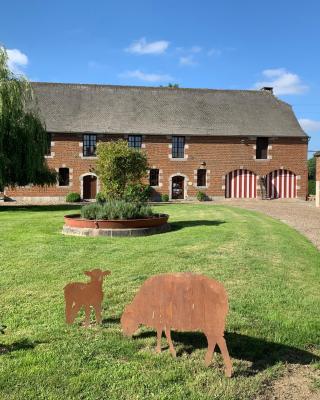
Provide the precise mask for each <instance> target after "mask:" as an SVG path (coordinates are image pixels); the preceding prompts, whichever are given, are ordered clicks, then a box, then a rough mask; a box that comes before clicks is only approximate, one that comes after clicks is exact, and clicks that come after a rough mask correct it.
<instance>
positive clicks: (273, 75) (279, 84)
mask: <svg viewBox="0 0 320 400" xmlns="http://www.w3.org/2000/svg"><path fill="white" fill-rule="evenodd" d="M262 75H263V77H264V78H265V79H266V80H264V81H259V82H256V83H255V85H254V87H255V88H257V89H260V88H262V87H264V86H271V87H273V88H274V93H275V94H276V95H285V94H303V93H305V92H306V91H307V90H308V89H309V87H308V86H307V85H304V84H303V83H302V82H301V78H300V77H299V76H298V75H297V74H294V73H292V72H289V71H287V70H286V69H285V68H275V69H265V70H264V71H262Z"/></svg>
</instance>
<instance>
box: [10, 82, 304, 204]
mask: <svg viewBox="0 0 320 400" xmlns="http://www.w3.org/2000/svg"><path fill="white" fill-rule="evenodd" d="M32 86H33V90H34V93H35V98H36V100H37V106H38V108H39V111H40V115H41V117H42V118H43V120H44V123H45V125H46V129H47V132H48V135H49V137H50V140H49V142H50V146H49V148H48V154H47V155H46V158H47V162H48V165H49V166H50V167H51V168H55V169H56V171H57V172H58V173H59V179H58V181H57V184H56V185H55V186H50V187H43V188H42V187H37V186H32V185H30V186H26V187H19V188H16V189H14V190H13V189H12V190H8V191H7V194H8V195H9V196H11V197H13V198H24V199H25V200H31V199H33V200H41V199H44V200H48V199H52V198H55V199H64V198H65V196H66V195H67V194H68V193H69V192H78V193H80V194H81V197H82V198H83V199H92V198H94V197H95V195H96V193H97V192H98V191H99V188H100V183H99V179H98V178H97V176H96V174H95V162H96V144H97V143H98V142H99V141H109V140H117V139H120V138H122V139H126V140H128V145H129V146H132V147H135V148H140V149H141V151H145V152H146V153H147V156H148V162H149V167H150V170H149V177H148V180H149V183H150V185H151V186H152V187H153V188H154V197H155V198H157V197H159V196H160V195H161V194H168V195H169V197H170V199H192V198H195V196H196V194H197V192H198V191H202V192H204V193H206V195H207V196H208V197H209V198H213V199H214V198H219V197H220V198H221V197H233V198H261V197H264V198H295V197H297V198H301V199H305V198H306V195H307V146H308V137H307V135H306V134H305V132H304V131H303V130H302V129H301V127H300V125H299V123H298V121H297V119H296V117H295V115H294V113H293V111H292V108H291V106H290V105H289V104H287V103H285V102H283V101H281V100H279V99H278V98H277V97H276V96H274V94H273V92H272V88H263V89H262V90H209V89H180V88H164V87H134V86H132V87H128V86H110V85H89V84H63V83H33V84H32Z"/></svg>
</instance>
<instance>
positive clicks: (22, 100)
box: [0, 47, 56, 191]
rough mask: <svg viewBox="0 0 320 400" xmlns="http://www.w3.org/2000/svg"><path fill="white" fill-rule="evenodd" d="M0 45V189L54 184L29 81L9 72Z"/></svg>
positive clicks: (6, 58) (53, 176)
mask: <svg viewBox="0 0 320 400" xmlns="http://www.w3.org/2000/svg"><path fill="white" fill-rule="evenodd" d="M7 61H8V57H7V54H6V51H5V49H4V48H2V47H0V191H3V190H4V188H5V187H6V186H16V185H19V186H24V185H28V184H37V185H44V184H54V183H55V182H56V174H55V172H54V171H52V170H50V169H49V168H48V166H47V164H46V162H45V158H44V154H45V153H46V149H47V146H48V144H47V133H46V130H45V127H44V125H43V123H42V121H41V119H40V117H39V115H38V113H37V111H36V108H35V102H34V99H33V94H32V89H31V85H30V83H29V82H28V81H27V79H26V78H24V77H22V76H17V75H15V74H13V73H12V72H11V71H10V70H9V68H8V66H7Z"/></svg>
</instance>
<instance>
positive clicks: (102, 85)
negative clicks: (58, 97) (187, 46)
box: [31, 81, 275, 97]
mask: <svg viewBox="0 0 320 400" xmlns="http://www.w3.org/2000/svg"><path fill="white" fill-rule="evenodd" d="M33 84H36V85H55V86H57V85H59V86H90V87H105V88H114V89H142V90H166V91H170V92H174V91H199V92H206V91H207V92H245V93H253V92H257V93H263V94H267V95H268V96H269V95H270V93H268V92H266V91H263V90H260V89H213V88H191V87H178V88H175V87H168V86H142V85H141V86H140V85H111V84H104V83H76V82H36V81H32V82H31V85H33ZM274 97H275V96H274Z"/></svg>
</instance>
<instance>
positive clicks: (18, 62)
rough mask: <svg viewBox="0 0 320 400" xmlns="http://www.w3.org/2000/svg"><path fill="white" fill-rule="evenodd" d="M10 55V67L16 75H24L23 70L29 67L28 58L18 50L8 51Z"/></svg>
mask: <svg viewBox="0 0 320 400" xmlns="http://www.w3.org/2000/svg"><path fill="white" fill-rule="evenodd" d="M6 52H7V55H8V67H9V68H10V70H11V71H12V72H14V73H15V74H23V71H22V69H21V68H25V67H26V66H27V65H28V62H29V60H28V57H27V56H26V55H25V54H24V53H22V51H20V50H18V49H6Z"/></svg>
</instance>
